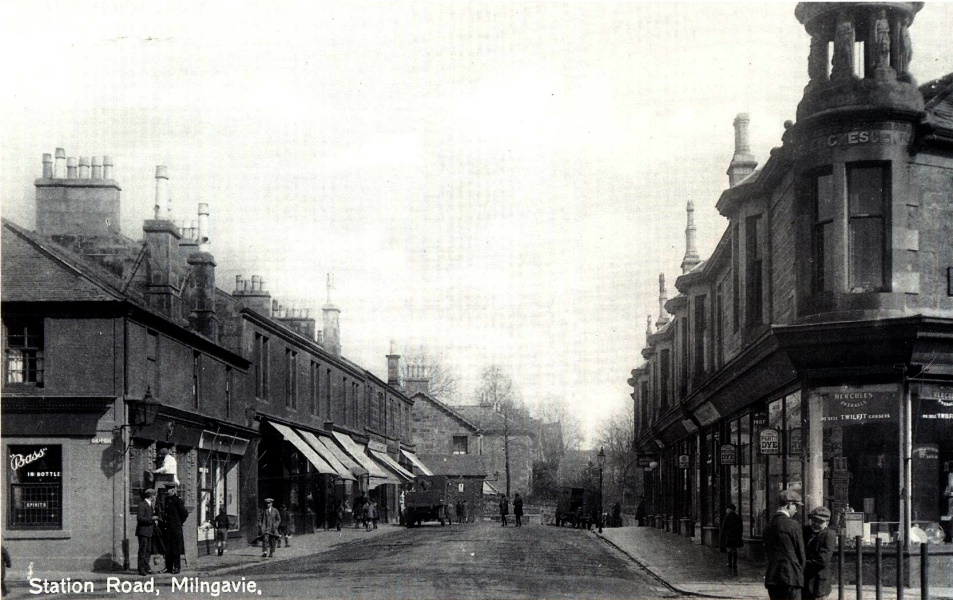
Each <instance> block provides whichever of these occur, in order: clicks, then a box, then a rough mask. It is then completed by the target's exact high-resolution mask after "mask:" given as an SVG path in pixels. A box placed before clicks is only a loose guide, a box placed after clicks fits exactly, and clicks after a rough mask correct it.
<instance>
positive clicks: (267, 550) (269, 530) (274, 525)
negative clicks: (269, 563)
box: [258, 498, 281, 558]
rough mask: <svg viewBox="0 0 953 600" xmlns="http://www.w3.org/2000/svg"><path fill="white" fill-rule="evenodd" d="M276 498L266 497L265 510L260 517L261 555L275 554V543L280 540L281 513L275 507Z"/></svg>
mask: <svg viewBox="0 0 953 600" xmlns="http://www.w3.org/2000/svg"><path fill="white" fill-rule="evenodd" d="M274 505H275V499H274V498H265V510H263V511H262V513H261V517H260V518H259V519H258V535H260V536H262V538H261V557H262V558H265V557H266V556H267V557H269V558H270V557H272V556H274V555H275V544H276V543H277V542H278V537H279V533H278V526H279V525H281V513H279V512H278V509H277V508H275V506H274Z"/></svg>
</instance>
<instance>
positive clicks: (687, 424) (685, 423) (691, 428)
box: [682, 419, 698, 433]
mask: <svg viewBox="0 0 953 600" xmlns="http://www.w3.org/2000/svg"><path fill="white" fill-rule="evenodd" d="M682 427H684V428H685V431H687V432H688V433H695V432H696V431H698V426H697V425H695V421H692V420H691V419H682Z"/></svg>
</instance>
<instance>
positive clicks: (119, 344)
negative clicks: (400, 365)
mask: <svg viewBox="0 0 953 600" xmlns="http://www.w3.org/2000/svg"><path fill="white" fill-rule="evenodd" d="M168 178H169V174H168V171H167V169H166V168H165V167H162V166H160V167H157V169H156V199H155V213H154V215H152V218H150V219H147V220H145V221H144V223H143V227H142V236H141V238H140V239H138V240H133V239H131V238H129V237H126V236H125V235H123V234H122V233H121V232H120V231H119V222H120V219H119V213H120V192H121V188H120V186H119V184H118V182H117V181H116V180H115V179H114V175H113V164H112V160H111V159H110V158H108V157H93V158H92V159H89V158H80V159H78V160H77V159H76V158H67V156H66V153H65V151H64V150H63V149H57V151H56V154H55V157H54V156H51V155H49V154H47V155H45V156H44V158H43V172H42V176H41V177H40V178H38V179H37V180H36V181H35V187H36V227H37V230H36V231H28V230H27V229H25V228H24V227H21V226H19V225H16V224H14V223H12V222H10V221H7V220H4V221H3V224H2V321H3V349H4V360H3V383H2V386H3V387H2V411H3V419H2V440H0V441H2V452H3V461H2V466H0V474H2V477H3V482H4V489H3V493H2V494H3V498H4V502H3V508H4V515H3V527H2V530H3V546H4V548H5V549H7V550H9V551H10V552H11V553H12V554H13V555H14V556H15V557H16V560H17V562H18V563H19V564H30V563H32V564H34V569H35V571H36V572H38V573H39V572H45V571H60V570H70V569H81V570H86V569H98V570H100V569H107V570H108V569H115V568H123V567H125V568H128V567H129V563H130V549H131V550H132V551H133V552H134V551H135V529H136V506H137V504H138V503H139V501H140V499H141V497H142V494H143V492H144V491H145V490H146V489H148V488H155V489H157V490H158V494H159V498H158V499H159V502H157V507H160V508H161V507H162V505H163V503H162V499H163V496H164V495H165V493H166V488H167V487H168V486H169V484H171V483H176V484H178V493H179V496H180V497H181V498H182V499H183V501H184V503H185V505H186V507H187V508H188V510H189V512H190V515H189V518H188V520H187V521H186V523H185V525H186V527H185V531H184V533H185V540H186V557H189V556H194V554H195V553H196V552H197V551H198V549H199V548H200V547H202V548H203V549H204V548H205V545H204V543H203V542H204V541H205V540H208V539H210V538H211V537H212V536H213V534H214V530H213V528H212V519H213V518H214V516H215V515H216V514H217V513H218V511H219V510H220V509H223V508H224V510H225V511H226V513H227V514H228V517H229V525H230V529H231V535H233V536H235V537H238V538H244V539H252V538H254V537H255V535H256V529H257V527H256V524H257V519H258V512H259V510H260V509H261V507H262V504H263V503H262V500H263V498H265V497H266V496H268V497H273V498H274V499H275V503H276V505H277V506H283V507H284V509H285V511H286V512H285V515H286V516H287V517H288V518H290V519H291V520H292V522H293V523H294V529H295V530H296V531H297V532H298V533H305V532H311V531H314V529H315V528H321V527H322V526H323V525H326V524H328V522H329V520H330V519H333V518H334V516H335V511H334V508H335V507H336V506H337V505H339V504H340V503H341V502H342V501H345V502H347V503H348V505H349V506H350V505H351V504H352V503H353V500H354V498H355V497H356V496H357V495H359V494H360V493H362V492H363V493H366V494H368V495H370V496H372V497H376V499H377V500H378V503H379V506H380V510H381V516H382V517H383V518H385V519H387V520H391V521H396V520H397V519H398V510H399V497H400V487H401V486H402V485H403V484H405V483H407V482H408V481H410V480H411V479H412V478H413V474H412V473H411V472H410V471H409V468H410V466H411V464H412V461H413V460H417V458H416V455H415V452H414V450H415V449H414V447H413V446H412V445H411V444H410V440H411V434H410V414H411V409H412V404H413V402H412V400H411V399H410V398H409V397H408V396H407V395H406V394H405V393H404V391H403V390H402V389H401V388H400V386H399V382H398V381H397V378H396V376H395V377H393V378H389V380H388V381H383V380H381V379H378V378H377V377H375V376H374V375H373V374H371V373H370V372H369V371H367V370H366V369H365V368H363V367H361V366H359V365H357V364H355V363H353V362H351V361H349V360H347V359H346V358H345V357H344V356H342V353H341V331H340V326H339V319H338V317H339V314H340V309H339V308H338V307H337V306H335V305H334V304H332V303H331V298H330V293H329V296H328V302H327V304H326V305H325V306H324V307H323V309H322V312H323V330H322V331H317V325H316V322H315V320H314V319H313V318H311V316H310V313H309V312H308V311H306V310H304V309H297V308H292V309H289V308H285V307H283V306H282V305H281V304H280V303H279V302H278V301H277V300H276V299H272V297H271V294H270V293H269V292H268V291H267V289H266V286H265V282H264V278H262V277H260V276H258V275H254V276H252V277H251V278H250V279H245V278H244V277H241V276H239V277H238V278H237V280H236V282H235V289H234V290H232V291H231V292H226V291H225V290H223V289H221V288H220V287H218V285H217V282H216V277H215V271H216V267H217V264H216V258H215V257H214V256H213V255H212V254H211V251H210V240H209V238H208V231H209V228H208V222H209V218H210V216H209V210H208V205H207V204H199V205H198V211H197V217H198V218H197V221H196V222H195V223H196V225H195V226H192V227H185V226H180V225H177V224H175V223H174V222H173V221H172V220H171V219H170V218H169V215H170V202H169V191H168ZM329 290H330V285H329ZM398 359H399V357H397V356H388V357H387V360H388V370H389V371H393V372H394V373H396V372H397V366H396V361H397V360H398ZM392 362H393V363H394V364H393V365H391V364H390V363H392ZM160 512H161V511H160ZM160 516H161V514H160ZM133 562H134V558H133Z"/></svg>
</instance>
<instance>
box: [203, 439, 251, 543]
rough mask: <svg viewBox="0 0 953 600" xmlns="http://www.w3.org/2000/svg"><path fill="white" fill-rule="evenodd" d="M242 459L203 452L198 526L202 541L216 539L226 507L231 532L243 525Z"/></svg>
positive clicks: (219, 453)
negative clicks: (218, 522)
mask: <svg viewBox="0 0 953 600" xmlns="http://www.w3.org/2000/svg"><path fill="white" fill-rule="evenodd" d="M238 472H239V460H238V457H235V456H232V455H230V454H225V453H221V452H211V451H208V450H202V451H200V452H199V467H198V502H197V505H196V519H195V522H196V524H197V526H198V529H199V540H200V541H201V540H204V539H206V538H207V539H209V540H212V539H214V525H213V523H214V520H215V517H216V515H218V513H219V510H220V509H221V508H222V507H224V508H225V514H227V515H228V529H229V531H237V530H238V528H239V525H240V510H239V497H238V492H239V487H238Z"/></svg>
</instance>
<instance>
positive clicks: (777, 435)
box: [758, 427, 781, 454]
mask: <svg viewBox="0 0 953 600" xmlns="http://www.w3.org/2000/svg"><path fill="white" fill-rule="evenodd" d="M758 441H759V447H760V449H761V454H780V453H781V432H780V431H778V430H777V429H772V428H770V427H768V428H767V429H762V430H761V433H760V434H759V435H758Z"/></svg>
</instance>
